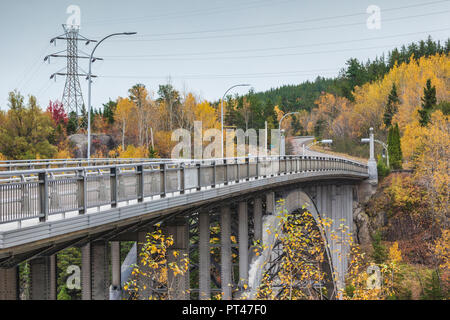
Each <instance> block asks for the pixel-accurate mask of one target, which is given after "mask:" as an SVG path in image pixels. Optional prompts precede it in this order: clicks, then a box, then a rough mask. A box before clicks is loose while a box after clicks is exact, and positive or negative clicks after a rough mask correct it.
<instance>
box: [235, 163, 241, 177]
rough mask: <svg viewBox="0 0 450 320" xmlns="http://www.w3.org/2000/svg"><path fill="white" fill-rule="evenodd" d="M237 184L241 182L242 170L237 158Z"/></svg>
mask: <svg viewBox="0 0 450 320" xmlns="http://www.w3.org/2000/svg"><path fill="white" fill-rule="evenodd" d="M236 173H237V174H236V180H235V181H236V183H239V180H240V179H241V170H240V169H239V162H238V158H236Z"/></svg>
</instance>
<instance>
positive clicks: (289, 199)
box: [246, 188, 338, 299]
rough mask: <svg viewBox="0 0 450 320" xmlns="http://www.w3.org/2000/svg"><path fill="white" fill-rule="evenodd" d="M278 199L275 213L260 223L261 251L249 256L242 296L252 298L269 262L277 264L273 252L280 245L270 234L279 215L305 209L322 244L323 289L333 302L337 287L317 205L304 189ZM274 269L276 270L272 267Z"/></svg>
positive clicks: (269, 264) (283, 193)
mask: <svg viewBox="0 0 450 320" xmlns="http://www.w3.org/2000/svg"><path fill="white" fill-rule="evenodd" d="M280 195H281V196H280V197H278V199H277V200H281V199H282V200H283V201H277V204H276V208H275V213H274V214H273V215H268V216H265V217H264V221H263V229H264V230H265V231H264V232H263V243H264V246H265V248H266V249H265V250H264V252H263V253H262V254H261V255H260V256H259V257H253V259H252V261H251V264H250V270H249V287H250V289H249V290H248V292H246V296H247V297H248V298H250V299H254V298H256V293H257V289H258V288H259V286H260V284H261V281H262V279H263V277H264V274H265V273H266V272H267V271H268V270H272V269H274V266H273V265H272V264H271V262H270V261H277V260H278V259H277V258H278V255H279V252H280V250H276V248H277V247H279V245H280V243H279V240H277V239H276V238H275V237H274V236H273V235H274V234H275V232H273V231H274V230H280V229H281V219H280V217H281V214H282V213H283V212H286V211H287V212H288V213H289V214H292V213H295V212H299V211H303V210H307V211H308V212H310V213H311V215H312V217H313V218H314V221H315V222H316V225H315V227H317V228H318V230H319V232H320V234H321V237H322V240H323V244H324V251H325V256H324V262H323V264H322V269H323V271H324V272H325V273H326V274H327V278H328V279H329V281H327V283H326V285H325V287H326V288H327V292H328V298H329V299H333V298H335V297H336V290H337V288H338V285H337V283H336V281H335V277H334V274H335V272H334V265H335V263H333V261H332V259H333V256H332V254H331V253H330V247H329V246H328V245H327V243H328V239H329V238H328V236H327V235H326V231H324V230H323V229H322V228H321V227H320V223H319V221H320V219H321V215H320V213H319V211H318V210H317V206H316V204H315V202H314V200H313V198H312V197H311V196H310V195H309V194H308V192H307V191H306V190H304V189H301V188H297V189H293V190H289V191H283V192H282V193H281V194H280ZM267 230H272V232H267ZM275 269H276V268H275Z"/></svg>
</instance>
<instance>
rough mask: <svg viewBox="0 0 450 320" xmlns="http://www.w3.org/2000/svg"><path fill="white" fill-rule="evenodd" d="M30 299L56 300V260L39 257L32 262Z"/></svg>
mask: <svg viewBox="0 0 450 320" xmlns="http://www.w3.org/2000/svg"><path fill="white" fill-rule="evenodd" d="M30 279H31V285H30V299H31V300H51V299H56V259H55V257H54V256H53V257H50V256H48V257H39V258H35V259H32V260H30Z"/></svg>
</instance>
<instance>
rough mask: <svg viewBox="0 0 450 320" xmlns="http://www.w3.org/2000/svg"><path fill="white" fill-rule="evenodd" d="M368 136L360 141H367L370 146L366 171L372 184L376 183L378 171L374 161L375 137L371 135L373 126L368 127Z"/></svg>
mask: <svg viewBox="0 0 450 320" xmlns="http://www.w3.org/2000/svg"><path fill="white" fill-rule="evenodd" d="M369 130H370V134H369V138H363V139H361V142H362V143H369V146H370V155H369V161H368V162H367V167H368V173H369V181H370V182H371V183H373V184H374V185H376V184H378V171H377V162H376V161H375V144H374V142H375V138H374V135H373V128H370V129H369Z"/></svg>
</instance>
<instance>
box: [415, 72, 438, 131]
mask: <svg viewBox="0 0 450 320" xmlns="http://www.w3.org/2000/svg"><path fill="white" fill-rule="evenodd" d="M421 100H422V109H420V110H419V116H420V119H419V123H420V125H421V126H422V127H426V126H427V125H428V123H429V122H430V113H431V110H433V108H434V107H435V106H436V102H437V99H436V87H435V86H431V79H428V80H427V84H426V86H425V88H424V89H423V97H422V99H421Z"/></svg>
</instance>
